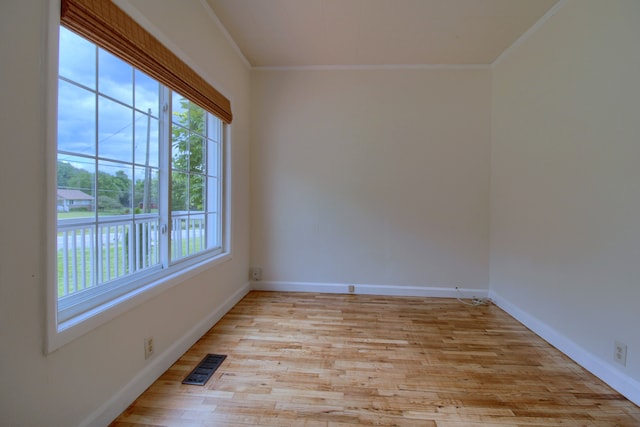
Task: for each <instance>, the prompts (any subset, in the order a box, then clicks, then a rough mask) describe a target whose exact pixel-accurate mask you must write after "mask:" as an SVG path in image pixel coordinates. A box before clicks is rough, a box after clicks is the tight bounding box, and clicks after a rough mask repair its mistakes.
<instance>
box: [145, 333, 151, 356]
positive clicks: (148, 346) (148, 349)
mask: <svg viewBox="0 0 640 427" xmlns="http://www.w3.org/2000/svg"><path fill="white" fill-rule="evenodd" d="M151 356H153V337H149V338H145V339H144V358H145V359H148V358H150V357H151Z"/></svg>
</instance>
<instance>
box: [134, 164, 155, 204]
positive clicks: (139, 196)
mask: <svg viewBox="0 0 640 427" xmlns="http://www.w3.org/2000/svg"><path fill="white" fill-rule="evenodd" d="M159 177H160V173H159V171H158V169H154V168H141V167H137V168H135V186H134V204H133V205H134V213H136V214H142V213H150V212H153V213H157V212H158V195H159V192H160V178H159Z"/></svg>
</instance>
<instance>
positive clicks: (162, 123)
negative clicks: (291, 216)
mask: <svg viewBox="0 0 640 427" xmlns="http://www.w3.org/2000/svg"><path fill="white" fill-rule="evenodd" d="M57 127H58V139H57V141H58V145H57V253H56V259H57V327H58V329H64V328H65V327H68V326H69V325H73V324H75V323H77V321H78V319H81V318H83V317H86V316H88V315H91V313H93V312H99V311H100V310H103V309H104V307H105V306H109V305H113V304H114V301H116V300H122V299H126V298H127V295H130V294H131V293H132V292H133V293H135V292H137V290H139V289H141V288H143V287H145V286H149V285H150V284H153V283H154V282H157V281H158V280H162V278H164V277H166V276H168V275H170V274H175V273H176V272H177V271H179V270H182V269H185V268H188V267H192V266H194V265H195V264H198V263H201V262H204V261H206V260H209V259H212V258H215V257H216V256H219V255H221V254H224V253H225V251H226V250H227V248H226V241H227V240H226V237H225V236H226V230H225V227H224V224H225V218H224V212H225V206H224V200H225V191H224V189H225V185H224V176H225V170H224V166H225V162H224V159H225V143H224V138H223V136H224V124H223V122H222V121H221V120H220V119H219V118H218V117H217V116H215V115H213V114H211V113H209V112H207V111H206V110H204V109H203V108H201V107H199V106H198V105H196V104H195V103H193V102H191V101H190V100H189V99H188V98H186V97H184V96H182V95H180V94H178V93H177V92H175V91H172V90H170V89H169V88H167V87H165V86H163V85H162V84H160V83H159V82H158V81H157V80H155V79H153V78H151V77H149V76H148V75H147V74H145V73H143V72H141V71H139V70H138V69H136V68H135V67H133V66H132V65H130V64H129V63H127V62H125V61H123V60H121V59H120V58H118V57H116V56H114V55H112V54H111V53H109V52H107V51H106V50H104V49H102V48H100V47H98V46H97V45H95V44H94V43H92V42H90V41H88V40H86V39H85V38H83V37H81V36H79V35H78V34H76V33H74V32H72V31H70V30H69V29H66V28H65V27H60V38H59V73H58V120H57Z"/></svg>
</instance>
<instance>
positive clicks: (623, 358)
mask: <svg viewBox="0 0 640 427" xmlns="http://www.w3.org/2000/svg"><path fill="white" fill-rule="evenodd" d="M613 360H615V361H616V362H618V363H619V364H621V365H622V366H627V345H626V344H625V343H622V342H620V341H616V342H615V343H614V345H613Z"/></svg>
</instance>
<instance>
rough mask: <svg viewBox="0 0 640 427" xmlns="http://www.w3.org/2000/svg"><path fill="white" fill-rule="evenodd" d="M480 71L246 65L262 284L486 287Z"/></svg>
mask: <svg viewBox="0 0 640 427" xmlns="http://www.w3.org/2000/svg"><path fill="white" fill-rule="evenodd" d="M490 79H491V76H490V70H489V69H488V68H486V69H417V70H254V71H252V88H251V108H252V138H251V139H252V239H251V241H252V252H251V255H252V264H253V265H255V266H259V267H262V268H263V276H264V277H263V279H264V280H265V281H280V282H281V281H284V282H317V283H342V284H345V283H355V284H375V285H389V286H394V285H408V286H420V287H445V288H447V287H448V288H453V287H455V286H461V287H467V288H477V289H485V290H486V289H487V287H488V280H489V276H488V274H489V270H488V266H489V260H488V256H489V240H488V239H489V228H488V227H489V174H490V173H489V163H490V155H489V152H490V151H489V144H490V91H491V85H490Z"/></svg>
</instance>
